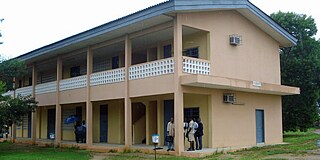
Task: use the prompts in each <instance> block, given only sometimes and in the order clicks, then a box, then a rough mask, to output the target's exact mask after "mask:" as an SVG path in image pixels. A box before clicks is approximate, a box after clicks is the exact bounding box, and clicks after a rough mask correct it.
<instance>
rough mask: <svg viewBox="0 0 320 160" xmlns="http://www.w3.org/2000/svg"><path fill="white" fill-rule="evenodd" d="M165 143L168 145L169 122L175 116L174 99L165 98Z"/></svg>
mask: <svg viewBox="0 0 320 160" xmlns="http://www.w3.org/2000/svg"><path fill="white" fill-rule="evenodd" d="M163 103H164V125H163V126H164V133H163V136H164V144H165V145H167V143H166V141H165V137H166V135H167V124H168V122H169V121H170V118H171V117H173V112H174V108H173V107H174V101H173V100H165V101H164V102H163Z"/></svg>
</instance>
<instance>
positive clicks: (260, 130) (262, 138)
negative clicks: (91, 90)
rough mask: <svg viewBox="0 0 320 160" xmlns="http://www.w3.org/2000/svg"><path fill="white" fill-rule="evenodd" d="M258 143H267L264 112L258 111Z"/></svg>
mask: <svg viewBox="0 0 320 160" xmlns="http://www.w3.org/2000/svg"><path fill="white" fill-rule="evenodd" d="M256 141H257V143H264V142H265V135H264V110H256Z"/></svg>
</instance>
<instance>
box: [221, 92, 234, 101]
mask: <svg viewBox="0 0 320 160" xmlns="http://www.w3.org/2000/svg"><path fill="white" fill-rule="evenodd" d="M223 102H224V103H235V102H236V96H235V94H233V93H224V94H223Z"/></svg>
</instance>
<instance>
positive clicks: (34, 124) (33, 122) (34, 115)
mask: <svg viewBox="0 0 320 160" xmlns="http://www.w3.org/2000/svg"><path fill="white" fill-rule="evenodd" d="M36 138H37V111H34V112H32V113H31V141H32V144H35V143H36Z"/></svg>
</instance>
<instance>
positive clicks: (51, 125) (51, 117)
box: [47, 109, 56, 139]
mask: <svg viewBox="0 0 320 160" xmlns="http://www.w3.org/2000/svg"><path fill="white" fill-rule="evenodd" d="M55 124H56V109H48V121H47V139H50V133H55Z"/></svg>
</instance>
